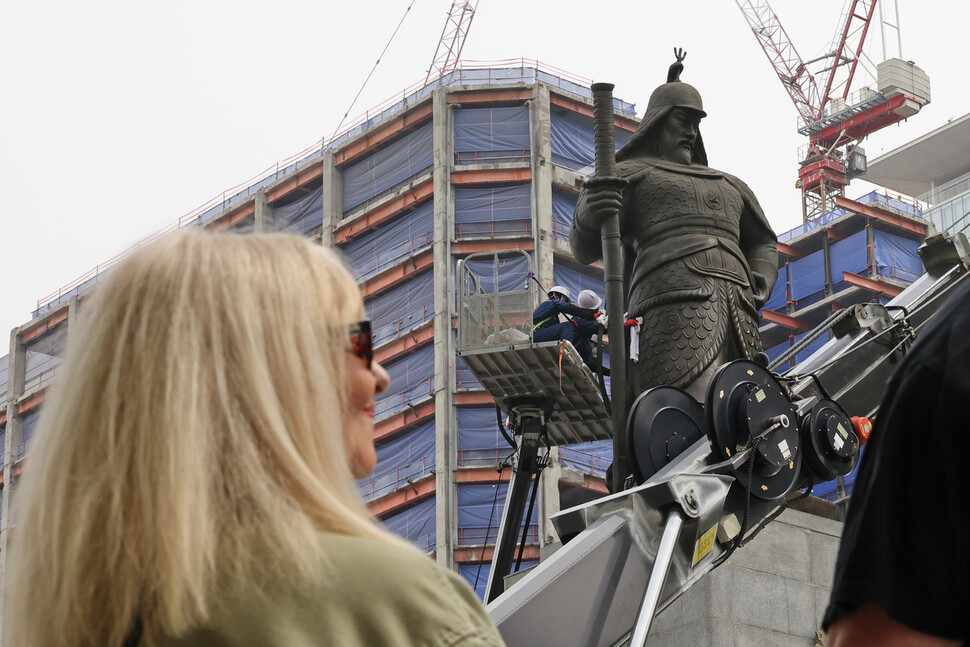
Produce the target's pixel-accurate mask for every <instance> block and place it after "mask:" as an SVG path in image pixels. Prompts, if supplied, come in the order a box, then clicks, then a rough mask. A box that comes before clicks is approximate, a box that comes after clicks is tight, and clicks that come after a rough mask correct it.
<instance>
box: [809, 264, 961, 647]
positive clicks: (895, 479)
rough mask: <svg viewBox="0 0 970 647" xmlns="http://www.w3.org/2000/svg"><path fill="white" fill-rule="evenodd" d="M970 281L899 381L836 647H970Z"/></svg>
mask: <svg viewBox="0 0 970 647" xmlns="http://www.w3.org/2000/svg"><path fill="white" fill-rule="evenodd" d="M968 331H970V280H968V281H967V282H966V284H965V285H963V286H961V287H960V288H958V289H957V291H956V293H955V294H953V295H952V296H951V297H950V300H949V301H948V302H947V303H946V304H945V305H944V306H943V308H942V309H941V310H940V311H939V312H938V313H937V314H936V315H935V316H934V318H933V319H932V320H931V322H930V323H929V324H927V325H926V326H925V328H924V329H923V330H922V331H920V334H919V338H918V340H917V341H916V343H914V344H913V347H912V349H911V350H910V352H909V353H908V354H907V356H906V357H905V359H904V360H903V362H902V364H901V365H900V366H899V368H898V369H897V370H896V373H895V374H894V376H893V378H892V379H891V380H890V383H889V386H888V388H887V391H886V395H885V396H884V398H883V401H882V404H881V405H880V407H879V414H878V417H877V420H876V425H875V428H874V430H873V433H872V438H871V439H870V440H869V443H868V446H867V447H866V452H865V455H864V457H863V459H862V465H861V466H860V469H859V476H858V478H857V479H856V482H855V491H854V492H853V495H852V499H851V503H850V507H849V513H848V518H847V519H846V523H845V528H844V530H843V533H842V543H841V545H840V547H839V556H838V561H837V563H836V567H835V580H834V583H833V586H832V596H831V599H830V602H829V606H828V609H827V610H826V613H825V618H824V620H823V622H822V627H823V629H826V630H827V631H828V632H829V639H828V643H827V644H828V646H829V647H843V646H845V645H853V646H860V645H861V646H865V645H880V646H887V645H888V646H892V645H960V644H963V643H964V641H970V613H968V611H970V551H968V550H967V546H968V541H970V499H968V497H967V492H966V490H967V485H968V481H967V474H968V470H967V468H966V465H965V462H966V460H967V458H970V429H968V423H967V414H968V410H967V405H968V403H970V370H968V366H970V335H968Z"/></svg>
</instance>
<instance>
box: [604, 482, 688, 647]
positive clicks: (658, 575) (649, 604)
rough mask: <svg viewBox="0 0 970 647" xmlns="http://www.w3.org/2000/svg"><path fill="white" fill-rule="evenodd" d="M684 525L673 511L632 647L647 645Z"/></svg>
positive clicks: (668, 518)
mask: <svg viewBox="0 0 970 647" xmlns="http://www.w3.org/2000/svg"><path fill="white" fill-rule="evenodd" d="M614 469H615V468H614ZM683 525H684V517H683V516H681V514H680V511H679V510H671V511H670V514H669V515H668V516H667V525H665V526H664V534H663V535H661V537H660V547H659V548H657V557H656V559H654V561H653V570H652V571H650V581H649V582H647V589H646V590H645V591H644V592H643V601H642V602H640V610H639V611H638V612H637V620H636V622H635V623H634V625H633V635H632V636H631V637H630V647H643V646H644V645H645V644H646V643H647V634H648V633H650V625H651V624H652V623H653V616H654V614H655V613H656V612H657V603H659V602H660V593H661V591H663V588H664V582H666V581H667V572H668V571H669V570H670V562H671V561H672V559H671V558H672V557H673V554H674V548H676V546H677V540H678V539H680V529H681V528H682V527H683Z"/></svg>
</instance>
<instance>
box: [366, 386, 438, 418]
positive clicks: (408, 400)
mask: <svg viewBox="0 0 970 647" xmlns="http://www.w3.org/2000/svg"><path fill="white" fill-rule="evenodd" d="M432 397H434V378H433V377H430V378H428V379H427V380H422V381H421V382H419V383H418V384H417V385H415V386H412V387H411V388H409V389H407V390H406V391H402V392H401V393H398V394H397V395H394V396H391V397H388V398H384V399H383V400H380V401H379V402H377V403H376V404H375V405H374V419H375V420H378V421H380V420H383V419H384V418H387V417H389V416H392V415H394V414H396V413H400V412H401V411H403V410H404V409H406V408H407V407H409V406H413V405H416V404H419V403H421V402H424V401H425V400H427V399H429V398H432Z"/></svg>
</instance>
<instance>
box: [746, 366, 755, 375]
mask: <svg viewBox="0 0 970 647" xmlns="http://www.w3.org/2000/svg"><path fill="white" fill-rule="evenodd" d="M747 373H748V375H752V376H753V375H754V371H752V370H751V369H750V368H749V369H748V371H747Z"/></svg>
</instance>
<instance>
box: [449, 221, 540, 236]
mask: <svg viewBox="0 0 970 647" xmlns="http://www.w3.org/2000/svg"><path fill="white" fill-rule="evenodd" d="M531 235H532V219H531V218H530V219H528V220H527V219H525V218H523V219H521V220H473V221H465V222H456V223H455V238H496V237H499V236H531Z"/></svg>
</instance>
